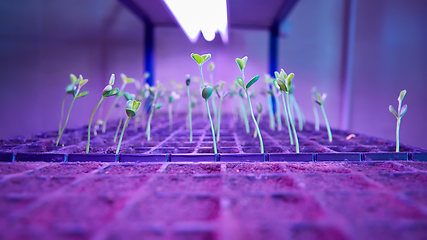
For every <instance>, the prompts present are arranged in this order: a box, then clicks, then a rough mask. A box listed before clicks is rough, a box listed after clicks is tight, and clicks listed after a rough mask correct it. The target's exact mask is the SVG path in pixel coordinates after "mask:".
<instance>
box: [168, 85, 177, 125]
mask: <svg viewBox="0 0 427 240" xmlns="http://www.w3.org/2000/svg"><path fill="white" fill-rule="evenodd" d="M179 98H180V96H179V94H178V93H176V92H175V91H172V92H171V94H170V95H169V106H168V114H169V131H172V129H173V114H172V103H173V101H175V100H177V99H179Z"/></svg>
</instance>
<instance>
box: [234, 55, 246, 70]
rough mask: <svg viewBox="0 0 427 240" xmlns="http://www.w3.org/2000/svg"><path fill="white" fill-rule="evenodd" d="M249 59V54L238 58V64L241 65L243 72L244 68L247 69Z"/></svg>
mask: <svg viewBox="0 0 427 240" xmlns="http://www.w3.org/2000/svg"><path fill="white" fill-rule="evenodd" d="M247 61H248V57H247V56H244V57H243V58H236V63H237V65H239V68H240V71H241V72H243V69H245V67H246V62H247Z"/></svg>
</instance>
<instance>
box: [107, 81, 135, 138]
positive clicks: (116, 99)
mask: <svg viewBox="0 0 427 240" xmlns="http://www.w3.org/2000/svg"><path fill="white" fill-rule="evenodd" d="M120 77H121V78H122V81H123V83H122V86H121V87H120V90H119V93H123V90H124V89H125V87H126V85H127V84H128V83H133V82H135V79H133V78H128V77H126V75H125V74H123V73H122V74H120ZM121 96H123V95H120V94H118V95H116V98H115V99H114V101H113V104H111V107H110V109H108V112H107V115H105V119H104V121H103V122H104V125H102V132H103V133H105V131H106V130H107V121H108V118H110V115H111V112H112V111H113V109H114V107H115V106H116V104H117V101H118V100H119V99H120V97H121Z"/></svg>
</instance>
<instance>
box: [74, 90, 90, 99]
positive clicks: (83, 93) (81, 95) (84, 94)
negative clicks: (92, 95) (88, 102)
mask: <svg viewBox="0 0 427 240" xmlns="http://www.w3.org/2000/svg"><path fill="white" fill-rule="evenodd" d="M88 93H89V92H87V91H85V92H81V93H79V94H78V95H77V96H76V98H79V97H84V96H86V95H87V94H88Z"/></svg>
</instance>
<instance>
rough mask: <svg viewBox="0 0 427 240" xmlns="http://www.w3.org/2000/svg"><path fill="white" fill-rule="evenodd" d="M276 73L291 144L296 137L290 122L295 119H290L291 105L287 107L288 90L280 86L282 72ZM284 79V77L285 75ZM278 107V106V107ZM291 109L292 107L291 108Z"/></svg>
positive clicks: (275, 84)
mask: <svg viewBox="0 0 427 240" xmlns="http://www.w3.org/2000/svg"><path fill="white" fill-rule="evenodd" d="M275 75H276V78H277V79H275V80H274V81H273V86H274V87H275V88H276V89H277V90H279V92H280V95H281V97H282V103H283V110H284V112H285V119H286V125H287V127H288V134H289V141H290V142H291V145H294V138H293V137H292V132H291V123H290V122H292V123H293V121H292V119H290V117H289V116H288V108H289V106H288V107H287V106H286V102H285V95H284V94H283V92H286V91H285V90H283V89H282V88H281V87H280V86H279V81H282V82H283V80H282V74H279V73H278V72H275ZM283 79H284V77H283ZM285 87H286V85H285ZM274 96H275V97H276V95H274ZM275 100H276V103H279V101H277V98H275ZM277 105H279V104H277ZM276 109H277V108H276ZM289 110H290V109H289ZM281 117H282V116H280V118H281ZM297 150H298V148H297Z"/></svg>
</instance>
